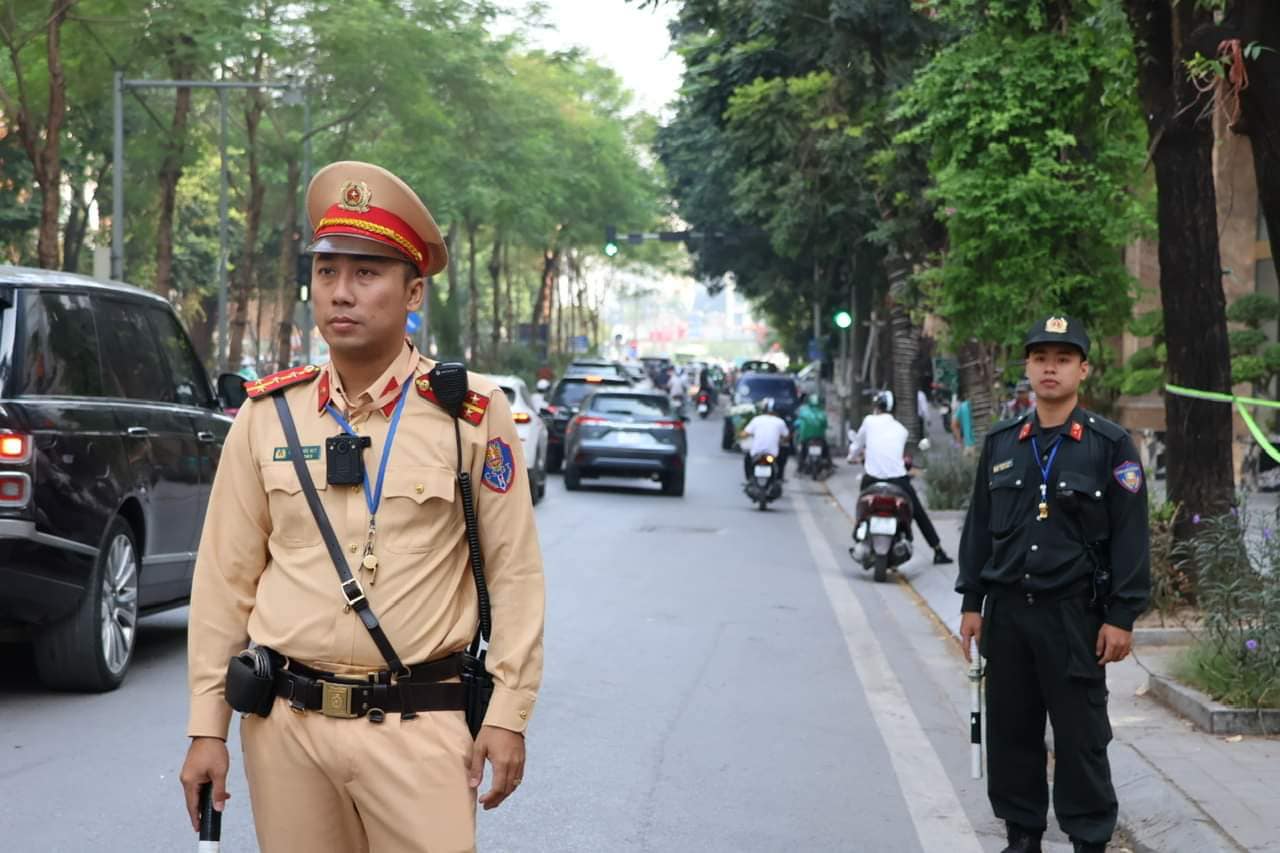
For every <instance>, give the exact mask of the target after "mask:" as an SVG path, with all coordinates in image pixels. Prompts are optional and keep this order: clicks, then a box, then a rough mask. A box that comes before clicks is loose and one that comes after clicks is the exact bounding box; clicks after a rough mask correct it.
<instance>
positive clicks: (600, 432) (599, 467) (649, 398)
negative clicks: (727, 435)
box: [564, 390, 688, 497]
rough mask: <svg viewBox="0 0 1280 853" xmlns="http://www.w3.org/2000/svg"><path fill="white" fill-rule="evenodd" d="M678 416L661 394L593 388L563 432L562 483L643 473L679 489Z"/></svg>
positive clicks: (682, 446) (666, 490) (681, 449)
mask: <svg viewBox="0 0 1280 853" xmlns="http://www.w3.org/2000/svg"><path fill="white" fill-rule="evenodd" d="M687 452H688V445H687V443H686V441H685V433H684V419H683V418H682V417H680V416H679V415H676V414H674V413H673V412H672V410H671V401H670V400H669V399H668V398H667V397H666V396H665V395H662V394H646V393H642V392H634V391H633V392H622V391H612V390H610V391H603V390H599V391H596V392H595V393H593V394H591V395H590V396H589V397H587V398H586V399H585V400H584V401H583V404H582V409H581V411H579V413H578V414H577V415H576V416H575V417H574V418H573V420H571V421H570V422H569V429H568V432H567V434H566V437H565V465H564V487H565V488H566V489H568V490H569V491H574V490H576V489H578V488H579V487H580V486H581V484H582V479H583V478H584V477H644V478H646V479H653V480H657V481H658V482H660V483H662V492H663V494H667V495H674V496H677V497H679V496H680V495H683V494H684V472H685V456H686V454H687Z"/></svg>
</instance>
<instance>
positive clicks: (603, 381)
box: [545, 376, 631, 474]
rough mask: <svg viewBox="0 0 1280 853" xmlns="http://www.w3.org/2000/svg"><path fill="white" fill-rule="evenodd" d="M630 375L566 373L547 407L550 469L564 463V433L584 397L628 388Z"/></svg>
mask: <svg viewBox="0 0 1280 853" xmlns="http://www.w3.org/2000/svg"><path fill="white" fill-rule="evenodd" d="M630 387H631V380H630V379H617V378H611V377H608V376H565V377H563V378H562V379H561V380H560V381H559V382H557V383H556V387H555V388H554V389H552V391H551V399H550V400H548V401H547V408H546V409H545V415H546V422H547V470H548V471H550V472H551V473H553V474H555V473H558V472H559V471H560V469H561V468H562V467H563V466H564V433H565V430H566V428H567V427H568V426H569V420H570V419H571V418H572V417H573V416H574V415H576V414H577V413H578V407H579V406H581V405H582V401H583V400H584V399H585V398H586V396H587V395H588V394H590V393H592V392H593V391H601V390H606V389H608V390H624V389H628V388H630Z"/></svg>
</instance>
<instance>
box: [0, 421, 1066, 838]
mask: <svg viewBox="0 0 1280 853" xmlns="http://www.w3.org/2000/svg"><path fill="white" fill-rule="evenodd" d="M719 430H720V422H719V421H717V420H715V419H712V420H708V421H706V422H694V423H691V424H690V425H689V433H690V444H691V452H690V459H689V476H688V482H687V492H686V495H685V497H684V498H669V497H663V496H661V495H660V494H658V490H657V487H656V485H650V484H635V483H628V482H626V481H608V482H607V483H604V484H592V483H591V481H586V482H587V485H586V488H585V489H584V490H583V491H581V492H577V493H569V492H566V491H564V488H563V485H562V483H561V481H560V479H559V478H558V477H555V478H552V482H551V484H550V489H549V494H548V497H547V500H546V501H545V502H544V503H543V504H542V505H541V506H540V507H539V508H538V519H539V530H540V532H541V537H542V546H543V551H544V555H545V560H546V575H547V587H548V613H547V628H546V675H545V680H544V684H543V690H542V694H541V697H540V700H539V703H538V708H537V712H536V715H535V718H534V720H533V724H532V728H531V731H530V736H529V742H528V751H529V757H528V765H527V768H526V772H525V776H524V784H523V785H522V786H521V789H520V792H519V794H518V795H517V796H515V797H513V798H512V799H511V800H509V801H508V802H507V803H506V804H505V805H504V806H503V807H502V808H500V809H498V810H497V811H495V812H489V813H481V814H480V816H479V832H480V845H481V849H483V850H486V851H503V852H504V853H505V851H530V853H532V851H539V853H545V851H592V853H600V851H610V852H611V853H612V851H653V852H654V853H674V852H675V851H697V853H714V852H715V851H724V852H725V853H730V852H731V851H732V853H743V852H744V851H872V853H879V851H894V853H899V852H900V851H901V853H909V852H910V851H929V853H934V851H946V852H947V853H963V851H981V850H986V851H996V850H999V849H1000V848H1001V847H1002V846H1003V843H1002V839H1001V838H1000V837H999V836H1000V835H1001V834H1002V833H1001V828H1000V827H999V826H998V825H997V824H996V823H995V822H994V820H992V818H991V817H990V813H989V809H988V806H987V804H986V799H985V793H984V791H985V787H984V786H985V783H984V782H972V781H970V780H969V779H968V772H969V771H968V766H969V765H968V762H969V748H968V720H967V715H966V711H967V701H968V700H967V692H966V691H967V684H966V681H965V679H964V668H963V661H962V660H961V659H960V658H959V657H958V655H957V654H956V653H955V652H954V651H953V650H952V649H951V648H950V647H949V646H948V645H947V644H946V642H945V640H944V638H943V634H942V633H941V632H940V631H939V630H938V628H937V627H936V626H935V625H934V623H933V622H932V621H931V620H930V619H929V618H928V617H927V616H926V614H925V611H924V610H923V609H922V608H921V606H920V605H919V604H917V602H916V600H915V599H914V597H913V594H912V592H911V591H910V589H909V588H908V587H906V586H905V585H901V584H898V583H888V584H880V585H877V584H875V583H873V582H872V581H871V579H870V577H869V575H868V574H867V573H865V572H863V571H862V570H861V569H859V568H858V567H857V566H856V565H854V564H853V563H852V561H851V560H850V559H849V557H848V556H847V553H846V548H847V544H848V542H849V530H850V527H851V525H850V524H849V521H848V519H847V518H846V517H845V516H844V515H843V514H842V512H841V511H840V509H839V508H838V507H837V506H835V504H834V502H832V501H831V500H830V499H829V498H828V497H827V495H826V492H825V490H824V489H823V487H822V486H821V485H818V484H814V483H812V482H807V481H806V482H797V481H795V480H794V478H793V479H790V480H788V482H787V486H786V494H785V495H784V497H783V499H782V500H780V501H779V502H777V503H775V504H774V505H773V506H772V507H771V508H770V509H769V511H767V512H760V511H758V510H757V509H755V508H754V507H753V506H752V505H751V504H749V503H748V501H747V499H746V497H745V496H744V495H743V494H742V492H741V488H740V479H741V476H742V467H741V461H740V459H739V457H738V456H737V455H734V454H728V453H724V452H722V451H720V450H719V448H718V440H719ZM837 476H842V477H851V476H853V473H852V472H851V471H849V470H847V469H843V466H842V470H841V471H840V472H838V474H837ZM918 559H925V556H924V555H922V556H921V557H919V558H918ZM907 571H908V573H910V571H911V567H910V566H908V567H907ZM498 630H501V627H500V626H499V628H498ZM185 641H186V611H185V610H182V611H176V612H173V613H170V614H165V615H161V616H157V617H153V618H150V619H147V620H145V621H144V622H143V623H142V628H141V632H140V645H139V648H138V652H137V658H136V660H135V663H134V668H133V670H132V672H131V673H130V676H129V678H128V680H127V681H126V683H125V685H124V686H123V687H122V688H121V689H120V690H118V691H116V692H115V693H111V694H107V695H100V696H82V695H61V694H51V693H48V692H46V691H44V690H43V689H41V688H40V687H39V686H38V685H37V684H36V683H35V680H34V677H33V674H32V670H31V667H30V664H29V662H28V661H27V660H26V659H25V657H24V656H23V655H22V654H21V653H20V651H19V650H15V649H14V648H13V647H8V648H4V649H3V654H4V655H5V659H4V660H3V662H0V663H2V665H0V848H2V849H4V850H5V851H10V852H11V853H26V851H49V853H52V851H73V853H87V851H99V850H101V851H129V852H130V853H142V851H165V853H172V851H180V850H187V849H193V847H194V841H195V840H194V838H193V837H192V834H191V832H190V828H189V825H188V824H187V822H186V818H185V814H184V809H183V805H182V800H181V796H180V791H179V786H178V782H177V772H178V768H179V766H180V763H181V760H182V757H183V754H184V750H185V747H186V741H185V739H184V738H183V726H184V722H185V715H186V698H185V683H186V682H185V675H186V663H185ZM351 725H366V723H364V722H362V721H353V722H352V723H351ZM234 729H235V726H233V731H234ZM232 756H233V777H232V779H231V781H230V789H231V791H232V794H233V798H232V800H231V802H230V803H229V806H228V811H227V814H226V817H225V819H224V833H223V839H224V840H223V849H224V850H225V851H228V853H239V851H252V850H256V849H257V847H256V843H255V841H254V838H253V833H252V826H251V817H250V813H249V803H248V796H247V792H246V787H245V782H244V779H243V776H242V775H241V771H240V761H239V747H238V743H236V742H235V741H234V739H233V744H232ZM486 787H487V785H486ZM424 849H425V848H424ZM1050 849H1063V848H1060V847H1056V848H1055V847H1051V848H1050ZM1066 849H1069V848H1066Z"/></svg>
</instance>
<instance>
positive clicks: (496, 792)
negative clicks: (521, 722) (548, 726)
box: [470, 726, 524, 811]
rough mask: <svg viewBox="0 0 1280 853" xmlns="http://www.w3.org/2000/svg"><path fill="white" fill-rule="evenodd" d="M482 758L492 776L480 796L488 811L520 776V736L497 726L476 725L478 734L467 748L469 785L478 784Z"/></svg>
mask: <svg viewBox="0 0 1280 853" xmlns="http://www.w3.org/2000/svg"><path fill="white" fill-rule="evenodd" d="M486 758H488V759H489V765H490V766H491V767H492V768H493V778H492V780H491V782H490V785H489V790H488V791H487V792H486V793H485V794H483V795H482V796H481V797H480V805H482V806H484V808H485V811H488V810H489V809H496V808H497V807H498V806H500V805H502V801H503V800H505V799H506V798H507V797H509V796H511V795H512V794H513V793H515V790H516V786H517V785H519V784H520V782H521V780H522V779H523V777H524V735H522V734H520V733H519V732H513V731H510V730H509V729H503V728H499V727H498V726H481V727H480V734H479V736H477V737H476V742H475V743H474V744H473V745H472V747H471V772H470V782H471V787H472V788H476V789H479V787H480V780H481V779H482V778H483V777H484V760H485V759H486Z"/></svg>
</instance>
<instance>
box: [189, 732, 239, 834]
mask: <svg viewBox="0 0 1280 853" xmlns="http://www.w3.org/2000/svg"><path fill="white" fill-rule="evenodd" d="M230 766H231V758H230V757H229V756H228V755H227V743H226V741H224V740H222V739H221V738H216V737H196V738H192V739H191V746H190V747H188V748H187V760H186V761H184V762H183V763H182V773H181V774H180V775H179V776H178V778H179V779H180V780H181V781H182V792H183V793H184V794H186V796H187V814H189V815H190V816H191V828H192V829H193V830H194V831H196V832H199V831H200V786H201V785H203V784H204V783H205V782H212V783H213V808H214V810H215V811H222V810H223V808H225V804H226V802H227V800H229V799H231V795H230V794H228V793H227V770H228V769H229V768H230Z"/></svg>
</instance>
